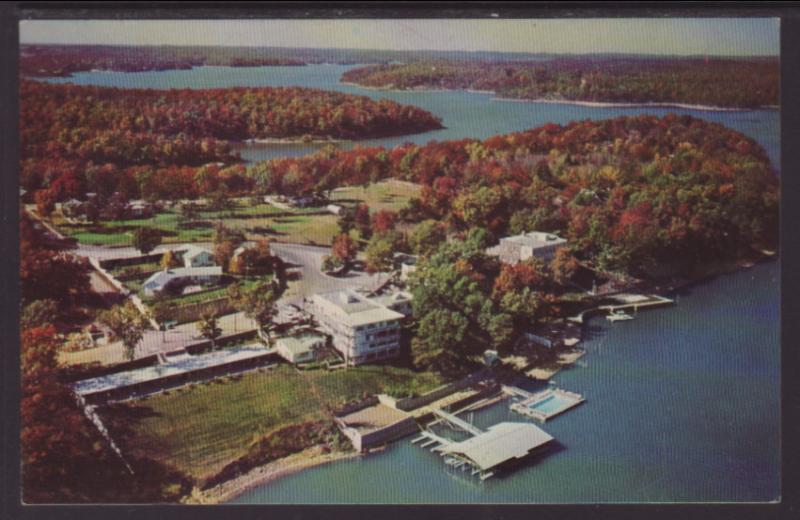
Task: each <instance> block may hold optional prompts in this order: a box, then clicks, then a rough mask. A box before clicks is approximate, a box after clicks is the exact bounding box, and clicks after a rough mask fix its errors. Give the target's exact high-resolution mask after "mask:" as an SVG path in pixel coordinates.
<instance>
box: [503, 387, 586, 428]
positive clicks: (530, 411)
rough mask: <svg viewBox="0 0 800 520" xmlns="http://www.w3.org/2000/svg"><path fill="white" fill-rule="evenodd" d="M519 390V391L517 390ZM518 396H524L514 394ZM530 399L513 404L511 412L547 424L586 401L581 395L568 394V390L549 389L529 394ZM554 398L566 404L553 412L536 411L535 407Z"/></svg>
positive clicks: (517, 393)
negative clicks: (558, 398)
mask: <svg viewBox="0 0 800 520" xmlns="http://www.w3.org/2000/svg"><path fill="white" fill-rule="evenodd" d="M516 390H518V389H516ZM514 393H515V394H516V395H524V394H522V393H519V392H514ZM528 395H529V397H526V398H524V399H523V400H522V401H519V402H516V403H512V404H511V406H509V408H510V409H511V411H514V412H517V413H518V414H521V415H525V416H526V417H530V418H532V419H536V420H537V421H540V422H545V421H547V420H548V419H552V418H553V417H555V416H557V415H561V414H562V413H564V412H566V411H567V410H570V409H572V408H574V407H576V406H578V405H579V404H581V403H583V402H584V401H586V399H585V398H584V397H583V396H582V395H580V394H576V393H575V392H568V391H567V390H561V389H560V388H554V389H547V390H543V391H541V392H537V393H535V394H528ZM553 397H560V398H561V399H563V400H564V401H565V402H564V404H563V405H562V406H560V407H558V408H557V409H555V410H553V411H551V412H545V411H543V410H536V409H534V408H533V407H534V406H536V405H537V404H539V403H542V402H544V401H546V400H547V399H551V398H553Z"/></svg>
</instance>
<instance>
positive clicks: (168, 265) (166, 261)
mask: <svg viewBox="0 0 800 520" xmlns="http://www.w3.org/2000/svg"><path fill="white" fill-rule="evenodd" d="M160 265H161V268H162V269H165V270H166V269H172V268H173V267H180V265H181V263H180V262H179V261H178V259H177V257H176V256H175V253H173V252H172V249H167V250H166V251H164V256H162V257H161V262H160Z"/></svg>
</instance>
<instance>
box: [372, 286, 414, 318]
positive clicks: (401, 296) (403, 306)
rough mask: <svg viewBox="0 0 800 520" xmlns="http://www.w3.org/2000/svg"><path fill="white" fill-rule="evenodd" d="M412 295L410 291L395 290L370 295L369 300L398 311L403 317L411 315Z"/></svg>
mask: <svg viewBox="0 0 800 520" xmlns="http://www.w3.org/2000/svg"><path fill="white" fill-rule="evenodd" d="M412 298H413V296H411V293H410V292H406V291H397V292H393V293H390V294H384V295H381V296H372V297H371V298H369V301H371V302H375V303H377V304H378V305H382V306H384V307H386V308H388V309H390V310H393V311H396V312H399V313H400V314H402V315H403V316H405V317H409V316H411V313H412V310H411V300H412Z"/></svg>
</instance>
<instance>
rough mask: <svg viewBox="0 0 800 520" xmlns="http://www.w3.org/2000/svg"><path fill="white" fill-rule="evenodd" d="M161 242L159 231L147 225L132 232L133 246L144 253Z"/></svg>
mask: <svg viewBox="0 0 800 520" xmlns="http://www.w3.org/2000/svg"><path fill="white" fill-rule="evenodd" d="M160 243H161V231H159V230H158V229H154V228H149V227H140V228H138V229H137V230H136V231H134V232H133V247H135V248H136V249H138V250H139V251H141V253H142V254H143V255H146V254H147V253H149V252H150V251H152V250H153V249H155V248H156V247H157V246H158V245H159V244H160Z"/></svg>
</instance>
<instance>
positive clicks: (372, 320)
mask: <svg viewBox="0 0 800 520" xmlns="http://www.w3.org/2000/svg"><path fill="white" fill-rule="evenodd" d="M398 303H400V302H398V301H390V300H389V299H386V298H375V297H373V298H368V297H366V296H364V295H362V294H359V293H357V292H355V291H353V290H351V289H342V290H338V291H332V292H326V293H320V294H315V295H313V296H312V297H311V302H310V305H309V306H308V307H307V310H308V311H309V312H311V314H313V315H314V317H315V318H316V320H317V323H319V326H320V327H321V328H322V329H323V330H324V331H325V332H327V333H328V334H330V335H331V336H332V338H333V346H334V347H335V348H336V350H338V351H339V352H341V353H342V355H343V356H344V357H345V361H346V362H347V363H348V364H352V365H358V364H361V363H368V362H370V361H377V360H382V359H387V358H391V357H395V356H397V355H398V354H399V352H400V327H401V322H402V321H403V319H404V318H405V317H406V316H405V315H404V314H403V313H401V312H398V311H396V310H393V309H392V308H391V307H396V306H398V305H397V304H398Z"/></svg>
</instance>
